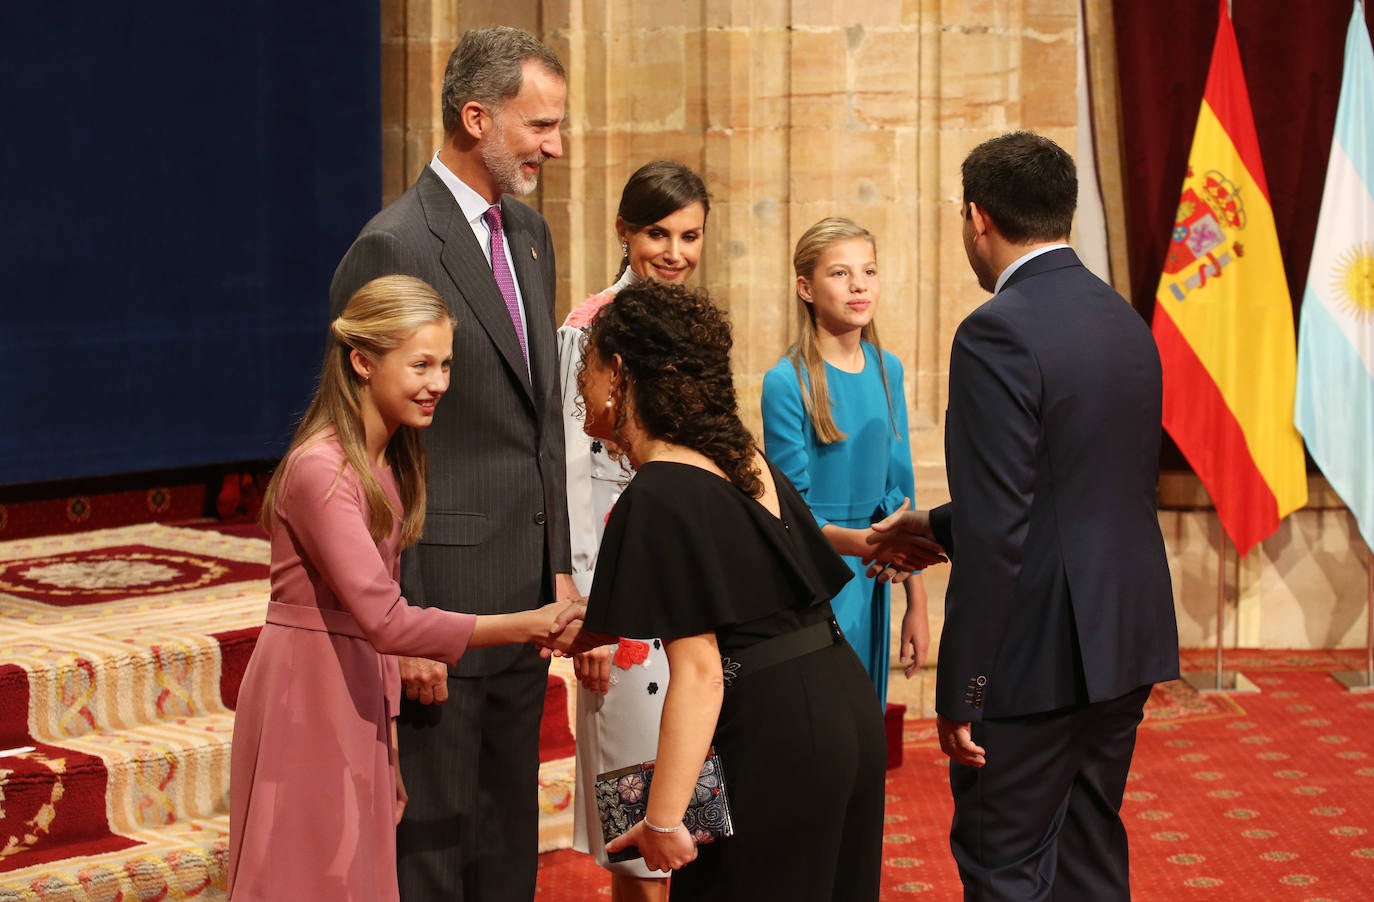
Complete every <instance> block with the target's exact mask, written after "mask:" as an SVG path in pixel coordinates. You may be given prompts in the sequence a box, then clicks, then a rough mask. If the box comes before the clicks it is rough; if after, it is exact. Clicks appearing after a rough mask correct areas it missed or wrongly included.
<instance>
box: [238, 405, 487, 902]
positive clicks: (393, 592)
mask: <svg viewBox="0 0 1374 902" xmlns="http://www.w3.org/2000/svg"><path fill="white" fill-rule="evenodd" d="M282 466H283V467H287V468H288V469H287V470H286V471H285V472H286V475H285V477H284V478H283V480H282V482H281V484H280V487H279V490H278V496H277V507H276V522H275V523H274V525H273V528H272V566H271V584H272V595H271V601H270V602H269V604H268V610H267V622H266V624H265V625H264V626H263V629H262V634H261V636H260V637H259V638H258V642H257V645H256V647H255V648H254V650H253V657H252V660H250V661H249V663H248V669H247V672H246V673H245V674H244V678H243V685H242V688H241V689H240V692H239V700H238V710H237V714H236V717H235V722H234V744H233V751H232V758H231V776H230V838H229V896H230V898H232V899H234V900H236V902H249V900H256V899H330V900H350V899H356V900H368V902H372V900H393V899H396V898H397V889H396V840H395V836H396V832H395V831H396V828H395V805H396V780H395V776H394V770H393V761H392V755H391V743H390V729H391V725H390V722H391V718H392V717H394V716H395V714H396V710H397V707H398V705H399V703H400V675H399V671H398V669H397V663H396V659H395V658H394V657H391V656H392V655H411V656H415V657H424V658H432V659H434V660H438V661H443V662H445V663H447V664H449V665H453V664H454V663H456V662H457V660H458V658H459V657H461V655H462V653H463V651H464V649H466V647H467V644H468V640H469V639H470V638H471V636H472V630H473V627H474V625H475V624H476V618H475V617H473V615H471V614H455V613H451V612H448V611H442V610H438V609H435V608H418V607H412V606H411V605H409V604H407V603H406V600H405V599H404V598H402V597H401V590H400V585H399V583H398V582H397V577H398V575H399V561H400V521H399V518H397V519H396V522H395V525H394V526H393V528H392V530H391V534H390V535H389V536H387V538H386V539H385V540H384V541H382V542H374V541H373V540H372V537H371V536H370V535H369V534H368V528H367V524H368V507H367V501H366V498H365V496H364V495H363V491H362V488H361V486H360V484H359V481H358V477H357V475H356V473H355V472H354V471H353V469H352V468H351V467H349V466H347V465H346V464H345V463H344V456H343V451H342V449H341V448H340V447H339V443H338V441H337V439H336V438H335V437H334V436H333V434H332V432H328V433H325V434H324V435H322V436H321V437H320V438H318V439H316V440H314V441H311V442H308V443H307V444H306V445H304V446H302V447H301V448H299V449H297V450H296V451H294V452H292V454H291V455H290V456H289V457H288V459H287V460H286V461H283V463H282ZM373 473H374V474H375V475H376V477H377V479H378V480H380V481H381V484H382V487H383V488H384V490H385V491H386V493H387V497H388V498H389V499H390V501H391V504H392V506H393V509H394V510H396V511H399V510H400V509H401V503H400V497H399V495H398V494H397V490H396V482H395V480H394V479H393V477H392V474H391V472H390V470H388V469H384V468H381V467H375V466H374V468H373Z"/></svg>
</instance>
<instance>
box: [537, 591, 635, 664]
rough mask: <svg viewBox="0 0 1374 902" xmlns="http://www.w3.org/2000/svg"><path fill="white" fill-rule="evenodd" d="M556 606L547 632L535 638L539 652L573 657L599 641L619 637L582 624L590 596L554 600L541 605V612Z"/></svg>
mask: <svg viewBox="0 0 1374 902" xmlns="http://www.w3.org/2000/svg"><path fill="white" fill-rule="evenodd" d="M550 609H554V610H553V615H554V616H553V622H552V623H551V624H550V625H549V631H548V634H547V635H546V636H542V637H539V638H537V639H535V640H534V641H535V644H536V645H538V646H539V654H540V656H541V657H544V658H551V657H559V658H571V657H572V656H573V655H578V654H581V653H582V652H584V651H589V650H591V649H593V648H596V647H597V646H600V645H608V644H610V643H613V642H615V641H616V637H615V636H607V635H604V634H602V633H594V632H592V631H591V630H584V629H583V628H582V621H583V620H585V619H586V617H587V599H585V598H575V599H571V600H565V601H562V602H558V601H555V602H553V603H552V604H547V605H545V606H544V607H543V608H541V609H540V611H541V612H549V611H550Z"/></svg>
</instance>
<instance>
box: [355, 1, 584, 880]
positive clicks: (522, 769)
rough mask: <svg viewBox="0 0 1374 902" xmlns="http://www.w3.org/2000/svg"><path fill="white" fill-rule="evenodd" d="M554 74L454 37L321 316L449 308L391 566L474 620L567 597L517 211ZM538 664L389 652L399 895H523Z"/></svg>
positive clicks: (553, 387) (547, 274)
mask: <svg viewBox="0 0 1374 902" xmlns="http://www.w3.org/2000/svg"><path fill="white" fill-rule="evenodd" d="M566 97H567V79H566V76H565V74H564V71H563V66H562V64H561V63H560V62H559V60H558V58H557V56H555V55H554V54H553V52H552V51H550V50H549V49H548V48H546V47H544V46H543V45H542V44H540V43H539V42H538V41H537V40H536V39H535V38H534V37H532V36H531V35H529V34H527V33H525V32H523V31H520V30H519V29H515V28H483V29H477V30H474V31H470V32H468V33H466V34H465V35H464V36H463V38H462V40H461V42H460V43H459V45H458V47H457V49H455V50H454V51H453V55H452V56H451V57H450V58H449V62H448V69H447V71H446V73H445V75H444V85H443V99H442V104H443V116H444V132H445V135H444V143H443V146H442V147H441V148H440V149H439V151H438V153H436V154H435V156H434V158H433V160H431V162H430V164H429V165H428V166H426V167H425V169H424V171H423V172H421V173H420V177H419V179H418V180H417V181H416V182H415V184H414V185H412V186H411V188H410V190H408V191H407V192H406V193H405V194H404V195H402V196H401V197H400V198H399V199H397V200H396V201H395V202H394V203H392V204H391V205H389V206H388V207H387V208H386V209H384V210H382V211H381V212H380V213H378V214H377V216H376V217H374V218H373V219H372V221H371V222H369V223H368V224H367V225H366V226H365V227H364V228H363V230H362V232H361V234H359V236H358V238H357V240H356V241H355V242H354V243H353V246H352V247H351V248H349V250H348V253H347V254H345V256H344V258H343V261H342V262H341V263H340V264H339V268H338V271H337V272H336V273H335V275H334V282H333V284H332V286H331V287H330V309H331V311H332V313H333V314H334V315H337V314H338V313H339V311H340V310H342V309H343V306H344V305H345V304H346V303H347V302H348V299H349V297H350V296H351V295H352V294H353V292H354V291H356V290H357V289H358V288H359V286H361V285H363V284H364V283H365V282H367V281H369V280H371V279H374V278H376V277H378V276H381V275H386V274H390V273H404V274H407V275H412V276H418V277H419V278H421V279H424V280H425V281H426V282H429V283H430V284H431V285H433V286H434V287H435V288H436V289H437V290H438V291H439V293H440V294H442V295H443V297H444V299H445V300H446V301H447V302H448V305H449V308H450V309H451V310H452V311H453V314H454V316H455V318H456V319H457V320H458V328H457V331H456V332H455V334H454V342H453V369H452V388H451V389H450V391H449V392H448V393H447V394H445V395H444V398H443V400H442V401H441V402H440V404H439V408H438V410H437V411H436V413H435V417H434V424H433V425H432V426H431V427H430V428H429V429H428V430H426V432H425V436H424V441H425V446H426V448H427V450H428V452H429V467H430V471H429V491H428V496H427V504H428V511H427V514H426V517H425V526H424V535H423V536H422V537H421V539H420V542H419V544H418V545H417V546H415V547H414V548H413V549H411V550H409V551H407V552H406V553H405V554H404V555H403V556H402V561H401V585H402V588H403V590H404V592H405V595H406V598H407V599H408V600H409V601H411V602H412V603H414V604H420V605H428V606H435V607H442V608H445V609H449V610H456V611H470V612H473V613H478V614H487V613H499V612H507V611H518V610H524V609H527V608H533V607H535V606H537V605H539V604H542V603H544V602H547V601H550V600H552V598H553V597H557V598H559V599H564V598H575V597H576V596H577V592H576V589H575V588H574V587H573V585H572V580H571V577H570V576H569V575H568V574H569V573H570V571H571V561H570V557H569V543H568V518H567V502H566V492H565V489H564V484H565V477H564V469H563V425H562V415H561V404H560V399H559V388H558V357H557V347H556V342H555V333H554V328H555V327H554V278H555V276H554V255H553V242H552V240H551V239H550V237H549V229H548V224H547V223H546V222H545V221H544V219H543V217H541V216H540V215H539V214H538V213H536V212H535V211H534V210H532V209H530V208H529V207H527V206H525V205H524V204H522V203H520V202H518V201H516V200H514V199H513V197H512V195H525V194H529V193H530V192H531V191H533V190H534V188H535V186H536V184H537V183H538V179H539V169H540V166H541V165H542V164H543V163H544V161H546V160H549V159H557V158H558V157H561V156H562V155H563V146H562V138H561V136H560V133H559V129H560V126H561V125H562V122H563V119H564V110H565V102H566ZM547 672H548V664H547V661H545V660H543V659H541V657H540V656H539V653H538V651H537V650H536V649H535V648H534V647H533V646H508V647H501V648H487V649H475V650H472V651H469V652H467V653H466V654H465V655H464V656H463V658H462V660H461V661H460V662H459V664H458V665H457V667H456V668H454V670H453V671H452V672H447V671H446V669H445V667H444V665H442V664H438V663H435V662H431V661H423V660H420V659H409V658H403V659H401V680H402V684H403V687H404V694H405V699H404V700H403V701H402V703H401V711H400V716H399V718H398V728H399V742H400V749H401V773H402V776H403V778H404V782H405V784H406V786H407V788H408V789H409V791H410V799H409V802H408V804H407V806H406V809H405V817H404V819H403V820H402V821H401V824H400V827H399V828H398V830H397V857H398V872H399V881H400V888H401V897H402V898H403V899H407V900H430V899H434V900H438V899H443V900H445V902H449V900H465V902H473V900H493V902H508V900H529V899H530V898H531V897H532V896H533V895H534V889H535V868H536V866H537V855H538V848H537V847H538V814H539V812H538V802H537V791H538V770H539V722H540V717H541V715H542V713H543V701H544V694H545V687H546V681H547Z"/></svg>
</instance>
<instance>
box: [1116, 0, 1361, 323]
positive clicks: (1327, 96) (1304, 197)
mask: <svg viewBox="0 0 1374 902" xmlns="http://www.w3.org/2000/svg"><path fill="white" fill-rule="evenodd" d="M1351 8H1352V4H1351V0H1301V2H1299V0H1233V3H1232V6H1231V19H1232V21H1233V22H1234V23H1235V28H1236V42H1237V44H1238V45H1239V46H1240V57H1241V65H1242V66H1243V67H1244V69H1245V81H1246V85H1247V86H1248V87H1249V90H1250V103H1251V106H1252V107H1253V109H1254V113H1255V130H1256V131H1257V132H1258V134H1259V143H1260V152H1261V154H1262V155H1263V157H1264V170H1265V174H1266V176H1267V177H1268V181H1269V191H1270V194H1271V198H1270V199H1271V202H1272V205H1273V209H1274V221H1275V225H1276V226H1277V229H1278V233H1279V246H1280V248H1281V249H1282V252H1283V263H1284V267H1285V271H1286V273H1287V276H1288V285H1289V290H1290V292H1291V294H1292V298H1293V304H1294V307H1295V308H1296V307H1297V306H1298V305H1299V304H1301V302H1302V294H1303V286H1304V285H1305V283H1306V281H1307V265H1308V261H1309V259H1310V257H1311V255H1312V239H1313V236H1314V235H1315V234H1316V231H1317V213H1318V210H1319V208H1320V206H1321V192H1322V185H1323V184H1324V182H1325V178H1326V161H1327V155H1328V153H1329V152H1330V149H1331V131H1332V128H1333V127H1334V125H1335V121H1336V101H1337V98H1338V97H1339V95H1340V88H1341V66H1342V63H1343V58H1344V54H1345V34H1346V27H1347V25H1348V24H1349V22H1350V13H1351ZM1217 14H1218V5H1217V3H1215V2H1212V0H1149V2H1141V0H1114V2H1113V17H1114V22H1115V28H1116V43H1117V48H1116V49H1117V64H1118V70H1117V71H1118V78H1119V80H1120V88H1121V119H1122V123H1121V127H1122V131H1121V139H1122V146H1123V148H1124V150H1123V160H1122V173H1123V180H1124V182H1125V193H1126V217H1127V226H1126V228H1127V240H1128V243H1129V249H1130V250H1129V253H1130V261H1131V291H1132V301H1133V302H1134V303H1135V305H1136V307H1137V308H1138V309H1139V310H1140V311H1141V313H1143V314H1144V315H1145V316H1146V318H1147V319H1148V318H1149V317H1150V315H1151V314H1152V313H1153V311H1154V293H1155V287H1156V285H1157V284H1158V282H1159V273H1160V270H1161V268H1162V267H1163V263H1164V253H1165V250H1166V248H1167V247H1168V244H1169V232H1170V229H1171V228H1172V226H1173V222H1174V212H1175V209H1176V208H1177V206H1178V196H1179V189H1180V188H1181V186H1182V185H1183V174H1184V171H1185V170H1186V169H1187V166H1188V150H1189V147H1190V145H1191V143H1192V139H1193V129H1194V127H1195V126H1196V124H1197V115H1198V109H1199V106H1200V104H1201V103H1202V89H1203V85H1204V84H1205V82H1206V81H1207V66H1208V63H1209V62H1210V56H1211V51H1212V41H1213V39H1214V38H1215V36H1216V28H1217ZM1365 15H1366V17H1368V16H1369V10H1368V8H1367V7H1366V10H1365Z"/></svg>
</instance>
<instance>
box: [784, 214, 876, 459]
mask: <svg viewBox="0 0 1374 902" xmlns="http://www.w3.org/2000/svg"><path fill="white" fill-rule="evenodd" d="M852 238H863V239H865V240H866V241H867V242H868V243H869V245H870V246H871V247H872V248H873V256H874V257H875V258H876V257H877V256H878V242H877V241H875V240H874V239H873V234H872V233H871V232H869V231H868V229H865V228H864V227H863V226H861V225H859V224H858V223H856V222H854V221H853V220H850V219H845V218H844V217H841V216H830V217H827V218H825V219H822V220H821V221H820V222H818V223H816V224H815V225H813V226H812V227H811V228H809V229H807V230H806V232H805V233H804V234H803V235H802V236H801V238H799V239H797V249H796V251H795V252H794V253H793V254H792V268H793V270H794V271H795V272H796V274H797V276H798V277H799V278H804V279H806V280H807V281H808V282H809V281H811V280H812V279H814V278H815V276H816V263H817V261H818V260H820V257H821V254H822V253H824V252H825V249H826V248H827V247H829V246H830V245H832V244H834V243H835V242H837V241H848V240H850V239H852ZM795 298H796V307H797V341H796V343H795V344H793V345H792V347H791V348H789V349H788V351H787V359H788V360H790V361H792V368H793V370H795V371H796V374H797V384H798V385H799V386H800V387H801V393H802V404H803V405H804V406H805V407H806V415H807V416H808V417H809V418H810V419H811V428H812V429H814V430H815V431H816V440H817V441H819V442H820V443H821V444H822V445H829V444H831V443H832V442H838V441H841V440H843V439H844V438H845V437H846V436H845V434H844V433H843V432H841V431H840V427H838V426H836V425H835V417H834V414H832V413H831V410H830V387H829V384H828V383H827V382H826V379H825V361H824V360H823V359H822V358H821V350H820V344H819V342H818V341H817V339H816V309H815V307H814V306H812V305H811V304H808V303H807V302H806V301H804V300H802V296H801V293H800V292H797V293H796V294H795ZM859 338H860V339H861V340H863V341H866V342H868V343H869V344H871V345H873V348H874V349H875V350H876V351H877V352H878V372H879V374H880V375H881V376H882V380H883V395H884V396H885V397H886V398H887V419H888V423H889V424H890V425H891V426H892V434H893V435H896V434H897V418H896V416H895V415H894V414H893V412H892V390H891V389H890V388H889V387H888V384H887V366H886V364H885V363H884V362H883V344H882V342H880V341H879V340H878V324H877V320H876V319H873V320H869V322H868V325H866V326H864V327H863V331H862V332H860V333H859ZM803 373H805V378H803V376H802V374H803Z"/></svg>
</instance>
